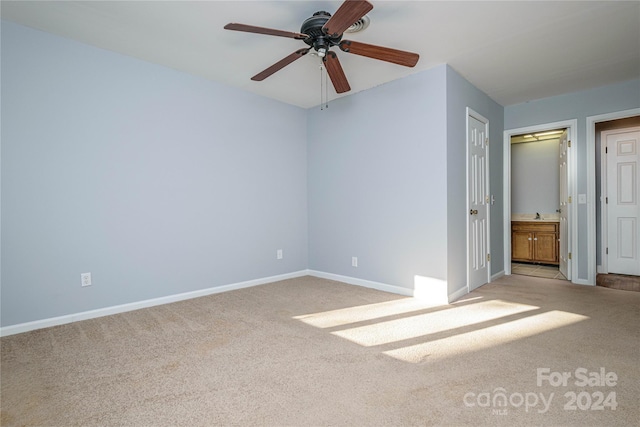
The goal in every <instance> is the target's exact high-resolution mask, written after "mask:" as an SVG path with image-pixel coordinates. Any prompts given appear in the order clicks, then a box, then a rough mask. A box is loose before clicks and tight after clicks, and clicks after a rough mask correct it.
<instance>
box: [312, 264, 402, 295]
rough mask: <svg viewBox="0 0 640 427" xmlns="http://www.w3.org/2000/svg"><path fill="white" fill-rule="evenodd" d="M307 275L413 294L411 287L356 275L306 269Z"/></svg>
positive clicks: (400, 293)
mask: <svg viewBox="0 0 640 427" xmlns="http://www.w3.org/2000/svg"><path fill="white" fill-rule="evenodd" d="M307 274H308V275H309V276H314V277H319V278H321V279H327V280H335V281H336V282H343V283H348V284H349V285H356V286H362V287H365V288H371V289H377V290H379V291H384V292H390V293H392V294H398V295H405V296H408V297H412V296H413V289H409V288H403V287H401V286H396V285H387V284H386V283H380V282H372V281H371V280H364V279H358V278H356V277H350V276H342V275H340V274H333V273H325V272H324V271H317V270H308V271H307Z"/></svg>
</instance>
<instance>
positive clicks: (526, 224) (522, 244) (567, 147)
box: [504, 120, 577, 280]
mask: <svg viewBox="0 0 640 427" xmlns="http://www.w3.org/2000/svg"><path fill="white" fill-rule="evenodd" d="M576 126H577V123H576V121H575V120H571V121H566V122H557V123H550V124H546V125H539V126H533V127H528V128H520V129H512V130H508V131H505V138H504V143H505V153H504V154H505V156H504V159H505V176H504V181H505V188H504V197H505V213H504V217H505V229H504V235H505V274H523V275H528V276H537V277H546V278H555V279H565V280H571V276H572V268H573V267H574V266H573V265H572V263H571V258H572V256H571V247H572V240H571V239H572V236H573V235H574V233H572V229H571V224H572V220H571V217H572V214H573V212H572V211H573V210H572V208H571V202H572V194H573V191H574V188H573V187H574V185H573V183H574V179H572V177H573V174H574V173H575V171H573V170H572V169H571V166H572V164H575V160H574V157H575V148H574V149H573V151H572V150H571V135H572V134H575V128H576ZM561 266H562V269H561Z"/></svg>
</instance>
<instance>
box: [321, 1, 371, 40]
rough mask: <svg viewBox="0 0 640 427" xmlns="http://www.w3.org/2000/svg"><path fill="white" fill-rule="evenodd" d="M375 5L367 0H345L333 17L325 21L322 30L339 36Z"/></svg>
mask: <svg viewBox="0 0 640 427" xmlns="http://www.w3.org/2000/svg"><path fill="white" fill-rule="evenodd" d="M371 9H373V5H372V4H371V3H369V2H368V1H365V0H345V2H344V3H342V5H340V7H339V8H338V10H336V13H334V14H333V15H332V16H331V18H329V20H328V21H327V22H325V24H324V26H323V27H322V30H323V31H324V32H325V34H329V35H331V36H334V37H337V36H339V35H340V34H342V33H344V31H345V30H346V29H347V28H349V27H350V26H351V25H353V24H354V23H355V22H356V21H358V19H360V18H362V17H363V16H364V15H366V14H367V12H369V11H370V10H371Z"/></svg>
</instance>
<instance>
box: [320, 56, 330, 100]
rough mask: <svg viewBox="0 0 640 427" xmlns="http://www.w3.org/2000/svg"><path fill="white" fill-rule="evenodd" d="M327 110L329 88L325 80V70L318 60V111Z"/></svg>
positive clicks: (321, 62)
mask: <svg viewBox="0 0 640 427" xmlns="http://www.w3.org/2000/svg"><path fill="white" fill-rule="evenodd" d="M327 108H329V86H328V80H327V68H326V67H325V66H324V62H323V61H322V58H320V110H325V109H327Z"/></svg>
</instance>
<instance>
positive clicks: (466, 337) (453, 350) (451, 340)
mask: <svg viewBox="0 0 640 427" xmlns="http://www.w3.org/2000/svg"><path fill="white" fill-rule="evenodd" d="M587 319H589V317H587V316H582V315H580V314H575V313H569V312H565V311H556V310H554V311H548V312H545V313H540V314H535V315H531V316H527V317H524V318H521V319H517V320H513V321H510V322H505V323H501V324H499V325H494V326H489V327H486V328H482V329H478V330H475V331H471V332H466V333H461V334H455V335H451V336H449V337H446V338H441V339H437V340H433V341H425V342H423V343H420V344H416V345H411V346H406V347H402V348H398V349H395V350H389V351H385V352H384V354H386V355H388V356H391V357H393V358H395V359H399V360H403V361H405V362H411V363H421V362H425V361H432V360H438V359H442V358H446V357H451V356H458V355H461V354H464V353H470V352H474V351H479V350H484V349H487V348H491V347H495V346H499V345H505V344H509V343H511V342H514V341H516V340H520V339H523V338H528V337H531V336H534V335H538V334H541V333H544V332H549V331H552V330H554V329H558V328H562V327H565V326H569V325H572V324H574V323H578V322H581V321H583V320H587Z"/></svg>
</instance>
